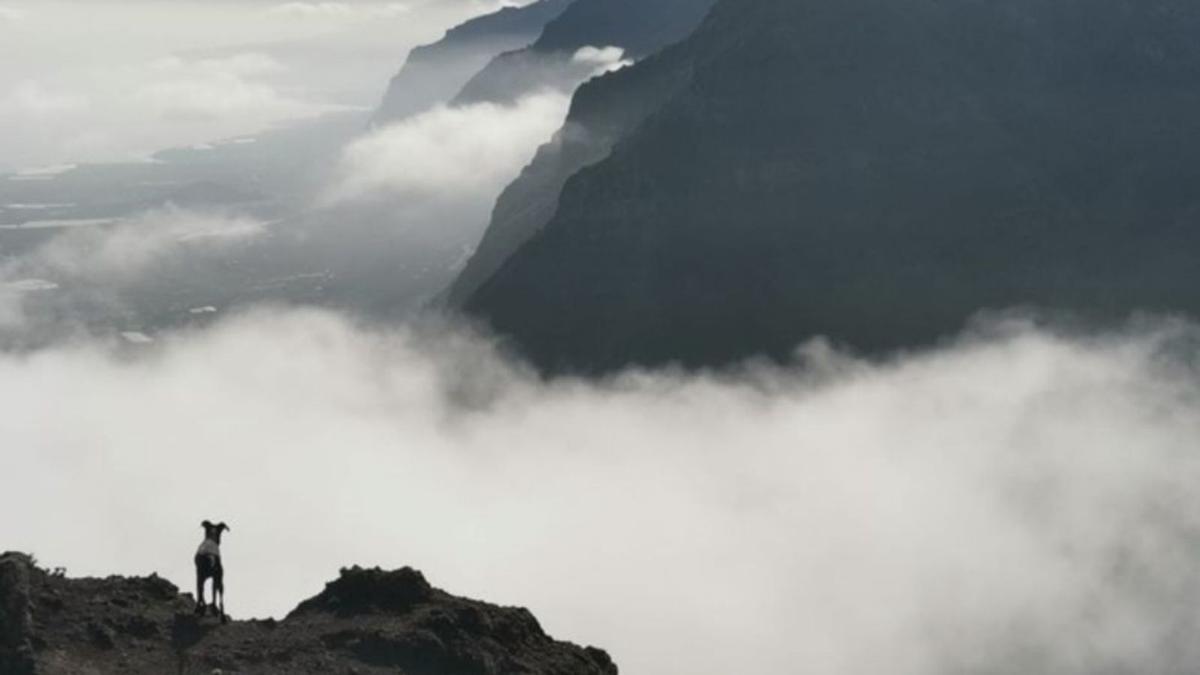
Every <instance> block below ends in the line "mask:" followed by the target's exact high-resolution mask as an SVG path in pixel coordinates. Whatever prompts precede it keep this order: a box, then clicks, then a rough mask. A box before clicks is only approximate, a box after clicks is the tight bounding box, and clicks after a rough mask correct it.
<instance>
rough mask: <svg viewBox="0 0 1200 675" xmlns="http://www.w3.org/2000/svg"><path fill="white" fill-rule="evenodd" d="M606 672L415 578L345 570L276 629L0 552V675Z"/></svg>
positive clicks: (502, 615) (524, 622)
mask: <svg viewBox="0 0 1200 675" xmlns="http://www.w3.org/2000/svg"><path fill="white" fill-rule="evenodd" d="M217 672H237V673H313V674H316V673H321V674H324V673H361V674H363V675H365V674H367V673H393V674H395V673H399V674H400V675H450V674H453V675H499V674H513V675H516V674H518V673H519V674H522V675H616V673H617V667H616V666H615V665H614V664H613V662H612V661H611V660H610V659H609V657H608V655H607V654H605V653H604V652H603V651H600V650H599V649H595V648H592V647H588V648H581V647H577V646H575V645H572V644H569V643H565V642H556V641H554V640H553V639H551V638H550V637H548V636H547V635H546V634H545V633H544V632H543V631H542V629H541V627H540V626H539V625H538V622H537V620H536V619H535V618H534V617H533V615H532V614H530V613H529V612H528V611H527V610H524V609H518V608H506V607H496V606H494V605H488V604H485V603H482V602H478V601H475V600H466V599H463V598H457V597H454V596H452V595H449V594H447V593H446V592H444V591H440V590H438V589H436V588H433V587H432V586H430V585H429V583H428V582H427V581H425V578H424V576H422V575H421V573H420V572H417V571H414V570H412V569H408V568H405V569H401V570H396V571H392V572H384V571H381V570H378V569H360V568H357V567H356V568H353V569H346V570H342V573H341V576H340V577H339V578H338V579H337V580H335V581H333V582H331V583H329V584H327V585H326V587H325V590H323V591H322V592H321V593H319V594H318V595H316V596H314V597H312V598H310V599H308V600H305V601H304V602H303V603H301V604H300V605H299V606H298V607H297V608H296V609H295V610H294V611H293V612H292V613H291V614H289V615H288V616H287V617H286V618H284V619H283V620H282V621H275V620H271V619H268V620H265V621H231V622H229V623H227V624H222V623H220V622H219V621H218V620H217V619H216V618H215V617H197V616H196V615H195V614H194V613H193V612H192V600H191V598H190V597H189V596H186V595H180V593H179V589H177V588H176V587H175V586H174V585H172V584H171V583H170V582H168V581H166V580H165V579H161V578H159V577H156V576H150V577H146V578H121V577H109V578H107V579H68V578H66V577H65V576H63V575H61V574H55V573H48V572H47V571H45V570H42V569H40V568H38V567H37V566H36V565H35V564H34V563H33V561H32V559H30V558H29V557H28V556H25V555H22V554H16V553H6V554H4V555H3V556H0V673H5V674H6V675H10V674H11V675H25V674H32V673H41V674H45V675H58V674H62V675H68V674H70V675H74V674H76V673H156V674H157V673H181V674H183V675H186V674H188V673H206V674H207V673H217Z"/></svg>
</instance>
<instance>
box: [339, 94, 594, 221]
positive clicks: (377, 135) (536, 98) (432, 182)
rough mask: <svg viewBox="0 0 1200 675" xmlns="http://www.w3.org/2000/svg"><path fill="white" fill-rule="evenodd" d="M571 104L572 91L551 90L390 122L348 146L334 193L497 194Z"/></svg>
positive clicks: (361, 195)
mask: <svg viewBox="0 0 1200 675" xmlns="http://www.w3.org/2000/svg"><path fill="white" fill-rule="evenodd" d="M569 105H570V98H569V97H568V96H566V95H564V94H560V93H556V92H547V93H541V94H535V95H532V96H528V97H525V98H523V99H521V100H520V101H518V102H517V103H516V104H515V105H511V106H508V105H496V104H491V103H480V104H475V105H468V106H462V107H448V106H439V107H437V108H435V109H433V110H431V111H429V112H426V113H422V114H420V115H417V116H415V117H412V118H409V119H407V120H404V121H402V122H399V123H397V124H394V125H392V126H388V127H384V128H382V129H379V130H377V131H375V132H373V133H371V134H370V135H368V136H366V137H364V138H362V139H360V140H358V141H355V142H354V143H352V144H350V145H349V146H348V147H347V148H346V150H345V152H344V153H343V156H342V160H341V164H340V166H339V178H338V179H336V180H335V184H334V187H333V188H332V189H331V190H330V192H329V194H328V195H327V199H328V201H331V202H339V201H346V200H352V199H361V198H364V197H370V196H371V195H372V194H375V195H391V196H398V197H402V198H413V197H417V198H431V197H441V198H445V197H447V196H453V195H455V194H459V195H461V194H463V193H467V194H474V193H485V194H487V195H488V196H489V197H494V196H495V194H497V193H498V192H499V191H500V190H501V188H503V187H504V185H505V184H506V183H507V182H508V181H510V180H512V179H513V178H514V177H515V176H516V175H517V174H518V173H519V172H520V170H521V167H522V166H524V165H525V164H526V163H527V162H528V161H529V160H530V159H531V158H532V157H533V153H534V151H535V150H536V149H537V147H538V145H540V144H541V143H544V142H545V141H547V140H549V139H550V137H551V135H553V133H554V131H555V130H556V129H558V128H559V127H560V126H561V125H562V122H563V119H564V118H565V117H566V114H567V108H568V106H569Z"/></svg>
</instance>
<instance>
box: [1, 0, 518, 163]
mask: <svg viewBox="0 0 1200 675" xmlns="http://www.w3.org/2000/svg"><path fill="white" fill-rule="evenodd" d="M501 4H502V0H403V1H402V2H394V1H385V0H355V1H340V2H294V1H293V2H286V1H285V2H270V1H260V0H253V1H247V0H142V1H133V2H129V1H116V0H0V128H2V129H4V133H3V134H0V170H5V169H7V170H12V169H15V168H30V167H39V166H47V165H55V164H62V163H74V162H80V161H97V160H112V159H131V158H139V157H144V156H145V155H147V154H148V153H150V152H153V151H155V150H159V149H162V148H165V147H174V146H181V145H191V144H195V143H201V142H204V141H208V140H213V139H216V138H222V137H227V136H233V135H239V134H247V133H253V132H254V131H256V130H258V129H261V128H263V127H264V126H266V125H269V124H272V123H277V122H280V121H284V120H289V119H295V118H302V117H306V116H311V115H314V114H319V113H320V112H322V111H327V110H335V109H339V108H344V107H358V108H363V107H367V108H369V107H372V106H374V105H375V104H376V103H377V102H378V101H379V99H380V98H381V97H382V94H383V91H384V88H385V87H386V85H387V81H388V79H389V78H390V77H391V75H392V74H394V73H395V71H396V70H397V69H398V68H399V66H400V65H401V63H402V62H403V60H404V57H405V55H406V54H407V52H408V49H409V48H411V47H412V46H414V45H415V44H418V43H422V42H428V41H432V40H435V39H437V38H438V37H440V35H441V34H442V32H443V31H444V30H445V29H446V28H448V27H450V26H451V25H454V24H456V23H458V22H460V21H462V20H464V19H465V18H468V17H470V16H472V15H476V14H480V13H483V12H485V11H491V10H494V9H495V8H497V7H498V6H500V5H501ZM504 4H520V3H504Z"/></svg>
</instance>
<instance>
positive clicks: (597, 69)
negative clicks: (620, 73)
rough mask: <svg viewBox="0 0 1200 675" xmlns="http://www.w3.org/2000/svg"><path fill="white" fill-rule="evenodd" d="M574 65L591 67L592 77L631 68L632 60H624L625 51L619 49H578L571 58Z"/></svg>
mask: <svg viewBox="0 0 1200 675" xmlns="http://www.w3.org/2000/svg"><path fill="white" fill-rule="evenodd" d="M571 60H572V61H574V62H575V63H579V64H583V65H588V66H592V68H593V70H592V76H593V77H595V76H597V75H603V74H604V73H611V72H613V71H615V70H620V69H622V68H624V67H626V66H632V65H633V60H632V59H627V58H625V50H624V49H621V48H620V47H611V46H610V47H580V48H579V50H578V51H576V52H575V54H574V55H573V56H572V57H571Z"/></svg>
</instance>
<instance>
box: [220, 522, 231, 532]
mask: <svg viewBox="0 0 1200 675" xmlns="http://www.w3.org/2000/svg"><path fill="white" fill-rule="evenodd" d="M217 529H218V530H225V531H227V532H228V531H229V526H228V525H226V524H225V523H224V522H220V523H217Z"/></svg>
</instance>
